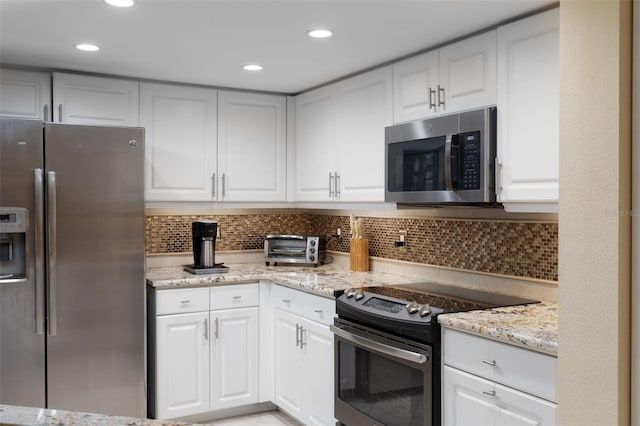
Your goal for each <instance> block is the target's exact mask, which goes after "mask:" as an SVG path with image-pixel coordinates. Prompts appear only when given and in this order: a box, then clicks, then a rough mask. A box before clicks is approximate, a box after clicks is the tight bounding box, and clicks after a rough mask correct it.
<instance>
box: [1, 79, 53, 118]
mask: <svg viewBox="0 0 640 426" xmlns="http://www.w3.org/2000/svg"><path fill="white" fill-rule="evenodd" d="M0 115H2V116H5V117H15V118H35V119H40V120H44V121H51V74H49V73H43V72H33V71H21V70H13V69H0Z"/></svg>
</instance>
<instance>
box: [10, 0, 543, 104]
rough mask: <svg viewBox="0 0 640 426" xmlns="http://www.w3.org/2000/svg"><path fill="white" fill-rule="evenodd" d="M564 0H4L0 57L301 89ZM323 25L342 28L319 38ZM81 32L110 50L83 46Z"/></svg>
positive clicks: (195, 81)
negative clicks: (253, 68)
mask: <svg viewBox="0 0 640 426" xmlns="http://www.w3.org/2000/svg"><path fill="white" fill-rule="evenodd" d="M554 2H555V1H554V0H422V1H419V0H413V1H401V0H395V1H394V0H391V1H379V0H378V1H366V0H359V1H338V0H333V1H330V0H325V1H312V0H289V1H270V0H254V1H246V0H232V1H228V0H227V1H222V0H209V1H206V0H200V1H192V0H137V2H136V4H135V6H133V7H131V8H124V9H120V8H114V7H112V6H108V5H107V4H105V3H104V2H103V1H102V0H74V1H64V0H0V62H2V63H3V64H11V65H24V66H35V67H45V68H49V69H63V70H78V71H85V72H92V73H103V74H114V75H121V76H127V77H134V78H142V79H156V80H165V81H174V82H183V83H193V84H203V85H210V86H222V87H234V88H243V89H252V90H265V91H273V92H281V93H297V92H300V91H303V90H305V89H308V88H310V87H314V86H318V85H321V84H323V83H326V82H328V81H331V80H334V79H336V78H339V77H342V76H345V75H348V74H351V73H354V72H358V71H360V70H363V69H366V68H369V67H372V66H376V65H378V64H381V63H384V62H387V61H390V60H393V59H396V58H399V57H403V56H406V55H408V54H411V53H414V52H417V51H420V50H424V49H426V48H429V47H430V46H435V45H437V44H440V43H443V42H445V41H448V40H451V39H454V38H457V37H460V36H463V35H466V34H469V33H472V32H474V31H478V30H481V29H484V28H487V27H490V26H493V25H496V24H498V23H501V22H504V21H505V20H508V19H511V18H513V17H515V16H519V15H521V14H526V13H529V12H531V11H533V10H537V9H539V8H542V7H545V6H548V5H550V4H553V3H554ZM315 27H326V28H330V29H332V30H334V31H335V35H334V37H332V38H330V39H324V40H315V39H311V38H309V37H308V36H307V35H306V31H308V30H309V29H312V28H315ZM81 42H91V43H95V44H97V45H99V46H100V47H101V50H100V51H99V52H92V53H90V52H80V51H78V50H76V49H75V48H74V47H73V45H75V44H77V43H81ZM247 63H258V64H261V65H263V66H264V70H262V71H260V72H247V71H244V70H243V69H242V68H241V67H242V65H244V64H247Z"/></svg>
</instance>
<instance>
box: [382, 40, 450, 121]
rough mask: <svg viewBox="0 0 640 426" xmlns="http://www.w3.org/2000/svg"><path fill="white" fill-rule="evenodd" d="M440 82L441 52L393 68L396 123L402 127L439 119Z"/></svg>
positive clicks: (397, 64)
mask: <svg viewBox="0 0 640 426" xmlns="http://www.w3.org/2000/svg"><path fill="white" fill-rule="evenodd" d="M439 81H440V55H439V51H437V50H434V51H431V52H427V53H423V54H422V55H418V56H414V57H412V58H409V59H406V60H404V61H402V62H398V63H395V64H393V89H394V94H393V113H394V121H395V122H396V123H400V122H403V121H411V120H416V119H419V118H426V117H431V116H433V115H436V114H437V109H436V107H437V104H436V100H437V99H436V90H437V89H438V83H439Z"/></svg>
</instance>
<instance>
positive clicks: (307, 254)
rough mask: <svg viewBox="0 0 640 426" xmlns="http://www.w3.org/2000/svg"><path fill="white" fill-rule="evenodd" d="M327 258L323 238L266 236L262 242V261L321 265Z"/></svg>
mask: <svg viewBox="0 0 640 426" xmlns="http://www.w3.org/2000/svg"><path fill="white" fill-rule="evenodd" d="M326 257H327V241H326V239H325V238H324V237H313V236H306V235H267V238H266V239H265V240H264V261H265V263H266V265H267V266H269V265H270V264H271V262H273V264H274V265H277V264H278V263H302V264H312V265H315V266H317V265H322V264H323V263H324V261H325V259H326Z"/></svg>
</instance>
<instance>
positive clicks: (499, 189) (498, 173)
mask: <svg viewBox="0 0 640 426" xmlns="http://www.w3.org/2000/svg"><path fill="white" fill-rule="evenodd" d="M495 177H496V198H498V201H501V197H502V161H500V160H499V159H498V158H496V176H495Z"/></svg>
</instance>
